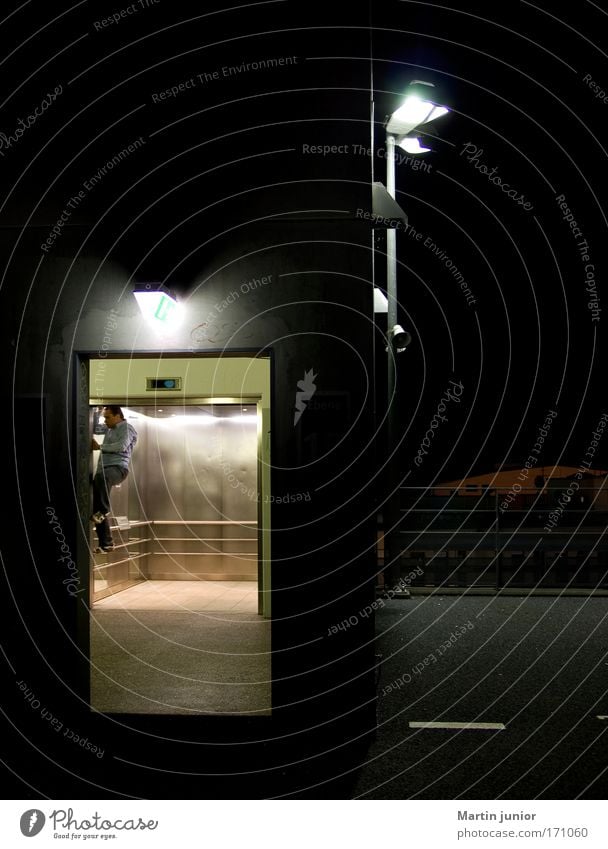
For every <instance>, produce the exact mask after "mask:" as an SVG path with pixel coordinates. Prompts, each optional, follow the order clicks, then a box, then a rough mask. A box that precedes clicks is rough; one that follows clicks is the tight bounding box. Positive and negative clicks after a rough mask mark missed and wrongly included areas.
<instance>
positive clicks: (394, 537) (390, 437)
mask: <svg viewBox="0 0 608 849" xmlns="http://www.w3.org/2000/svg"><path fill="white" fill-rule="evenodd" d="M434 88H435V87H434V86H433V85H432V83H424V82H421V81H419V80H416V81H415V82H413V83H410V85H409V87H408V90H407V94H406V98H405V102H404V103H403V105H402V106H400V107H399V109H397V110H396V111H395V112H393V114H392V115H391V116H390V117H389V119H388V121H387V122H386V190H387V192H388V194H389V195H390V196H391V197H392V198H393V200H395V164H396V162H395V146H396V145H399V146H400V147H402V148H403V149H404V150H406V151H407V152H409V153H413V154H417V153H425V152H427V151H429V150H430V148H428V147H422V146H421V145H420V141H419V139H418V138H416V137H415V136H411V135H409V134H410V133H412V132H413V131H414V130H415V129H416V128H417V127H419V126H421V125H422V124H427V123H429V122H430V121H434V120H435V119H437V118H440V117H441V116H442V115H445V114H447V112H448V111H449V110H448V109H446V107H445V106H438V105H437V103H436V102H435V99H434V98H433V92H434ZM386 297H387V300H388V315H387V331H388V332H387V336H388V351H387V392H388V395H387V402H388V411H387V443H388V458H389V460H388V463H389V468H394V469H395V475H394V476H393V475H390V476H389V493H388V499H387V501H386V503H385V508H384V566H385V569H384V585H385V587H386V586H387V584H388V585H389V586H390V587H391V588H392V589H393V590H395V588H396V587H397V586H398V583H399V578H400V554H401V546H400V544H399V539H398V533H399V529H398V526H399V519H400V514H399V484H400V483H401V475H400V472H399V469H398V467H397V458H396V457H394V456H393V455H394V453H395V452H396V447H397V439H396V434H397V427H398V416H399V409H398V406H397V403H396V401H397V389H398V387H397V363H396V355H397V354H398V353H399V352H400V351H402V350H404V348H405V344H407V342H406V343H405V344H404V342H403V339H404V336H406V335H407V334H404V332H403V331H402V330H401V328H400V327H399V325H398V314H397V305H398V301H397V231H396V229H395V228H390V227H389V228H388V229H387V231H386ZM399 331H400V332H399ZM400 346H403V347H400ZM393 484H394V485H393ZM397 592H399V593H400V594H402V595H405V596H407V595H409V593H408V592H407V590H405V591H403V590H397Z"/></svg>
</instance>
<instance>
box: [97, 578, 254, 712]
mask: <svg viewBox="0 0 608 849" xmlns="http://www.w3.org/2000/svg"><path fill="white" fill-rule="evenodd" d="M256 611H257V584H256V582H224V581H210V582H203V581H147V582H144V583H142V584H139V585H138V586H136V587H131V588H130V589H128V590H124V591H123V592H121V593H117V594H116V595H114V596H113V597H110V598H107V599H103V600H102V601H100V602H97V603H96V604H95V605H94V606H93V610H92V612H91V707H92V708H93V710H96V711H100V712H102V713H161V714H182V715H183V714H218V713H219V714H224V715H226V714H254V715H258V716H259V715H269V714H270V707H271V701H270V677H271V671H270V621H269V620H266V619H263V618H262V617H261V616H259V615H258V614H257V612H256Z"/></svg>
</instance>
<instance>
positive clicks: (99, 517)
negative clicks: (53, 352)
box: [91, 511, 106, 525]
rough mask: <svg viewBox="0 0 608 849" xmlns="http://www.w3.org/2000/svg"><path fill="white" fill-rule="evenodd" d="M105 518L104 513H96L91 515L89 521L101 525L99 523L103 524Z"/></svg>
mask: <svg viewBox="0 0 608 849" xmlns="http://www.w3.org/2000/svg"><path fill="white" fill-rule="evenodd" d="M105 518H106V514H105V513H100V512H99V511H98V512H97V513H93V515H92V516H91V521H92V522H93V523H94V524H95V525H101V523H102V522H103V520H104V519H105Z"/></svg>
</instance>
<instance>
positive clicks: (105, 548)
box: [93, 542, 114, 554]
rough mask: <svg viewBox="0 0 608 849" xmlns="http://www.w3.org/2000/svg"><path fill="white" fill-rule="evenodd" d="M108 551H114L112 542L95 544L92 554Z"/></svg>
mask: <svg viewBox="0 0 608 849" xmlns="http://www.w3.org/2000/svg"><path fill="white" fill-rule="evenodd" d="M109 551H114V543H113V542H112V543H110V545H96V546H95V548H94V549H93V554H107V553H108V552H109Z"/></svg>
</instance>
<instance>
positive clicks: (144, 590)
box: [94, 581, 258, 613]
mask: <svg viewBox="0 0 608 849" xmlns="http://www.w3.org/2000/svg"><path fill="white" fill-rule="evenodd" d="M176 609H179V610H216V611H228V610H232V611H233V612H234V613H257V612H258V585H257V581H142V582H141V583H140V584H137V585H136V586H134V587H130V588H129V589H128V590H123V591H122V592H119V593H115V594H114V595H111V596H108V598H104V599H102V600H101V601H97V602H95V605H94V610H176Z"/></svg>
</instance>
